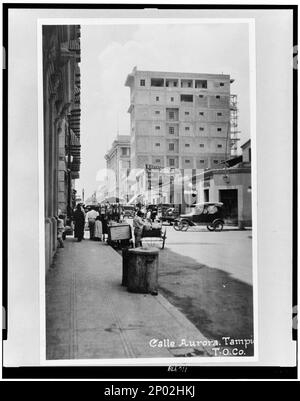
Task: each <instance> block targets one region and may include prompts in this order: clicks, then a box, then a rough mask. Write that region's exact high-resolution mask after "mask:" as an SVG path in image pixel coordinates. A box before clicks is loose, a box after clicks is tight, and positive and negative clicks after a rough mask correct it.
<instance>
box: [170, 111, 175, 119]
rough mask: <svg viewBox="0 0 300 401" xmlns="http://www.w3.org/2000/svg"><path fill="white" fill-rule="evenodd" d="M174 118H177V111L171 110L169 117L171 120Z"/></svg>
mask: <svg viewBox="0 0 300 401" xmlns="http://www.w3.org/2000/svg"><path fill="white" fill-rule="evenodd" d="M174 118H175V113H174V111H169V119H170V120H174Z"/></svg>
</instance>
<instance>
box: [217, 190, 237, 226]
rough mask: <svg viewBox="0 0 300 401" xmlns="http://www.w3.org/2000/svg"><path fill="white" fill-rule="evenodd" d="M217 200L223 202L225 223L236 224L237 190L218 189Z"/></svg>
mask: <svg viewBox="0 0 300 401" xmlns="http://www.w3.org/2000/svg"><path fill="white" fill-rule="evenodd" d="M219 201H220V202H222V203H224V219H225V220H226V223H229V224H238V190H237V189H220V190H219Z"/></svg>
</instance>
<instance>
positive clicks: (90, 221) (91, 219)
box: [86, 207, 99, 240]
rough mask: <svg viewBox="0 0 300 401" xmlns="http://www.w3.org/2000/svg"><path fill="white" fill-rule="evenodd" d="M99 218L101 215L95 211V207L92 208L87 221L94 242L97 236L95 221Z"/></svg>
mask: <svg viewBox="0 0 300 401" xmlns="http://www.w3.org/2000/svg"><path fill="white" fill-rule="evenodd" d="M98 216H99V213H98V212H97V211H96V210H95V208H94V207H92V208H91V210H90V211H89V212H88V213H87V214H86V220H87V222H88V225H89V230H90V239H91V240H93V239H94V236H95V221H96V217H98Z"/></svg>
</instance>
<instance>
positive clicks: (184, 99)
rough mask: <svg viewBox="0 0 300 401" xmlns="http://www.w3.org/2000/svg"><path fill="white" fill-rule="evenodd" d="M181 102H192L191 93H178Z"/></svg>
mask: <svg viewBox="0 0 300 401" xmlns="http://www.w3.org/2000/svg"><path fill="white" fill-rule="evenodd" d="M180 100H181V102H192V101H193V95H180Z"/></svg>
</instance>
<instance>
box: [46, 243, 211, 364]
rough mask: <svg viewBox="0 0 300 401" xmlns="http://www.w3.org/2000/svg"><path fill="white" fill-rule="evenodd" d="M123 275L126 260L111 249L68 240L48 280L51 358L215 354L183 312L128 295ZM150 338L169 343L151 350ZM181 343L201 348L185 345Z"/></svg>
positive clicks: (147, 297)
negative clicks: (193, 342) (122, 278)
mask: <svg viewBox="0 0 300 401" xmlns="http://www.w3.org/2000/svg"><path fill="white" fill-rule="evenodd" d="M121 276H122V258H121V256H120V255H119V254H118V253H117V252H116V251H114V250H113V249H112V248H111V247H110V246H108V245H106V244H102V243H99V242H93V241H90V240H88V239H86V240H84V241H82V242H76V241H75V240H74V239H73V238H70V237H68V238H67V239H66V241H65V248H64V249H59V250H58V252H57V256H56V258H55V261H54V264H53V267H52V268H51V269H50V270H49V272H48V274H47V280H46V320H47V322H46V323H47V332H46V335H47V339H46V342H47V359H95V358H96V359H106V358H147V357H152V358H153V357H157V358H160V357H169V358H170V357H171V358H172V357H174V356H177V357H184V356H210V355H211V350H210V348H211V347H206V346H205V341H207V340H206V338H205V337H204V336H203V335H202V334H201V333H200V332H199V330H198V329H197V328H196V327H195V326H194V325H193V324H192V323H191V322H190V321H189V320H188V319H187V318H186V317H185V316H184V315H183V314H182V313H181V312H179V311H178V309H176V308H175V307H173V306H172V305H171V304H170V303H169V302H168V301H167V300H166V299H165V298H164V297H163V296H162V295H160V294H159V295H158V296H152V295H148V294H146V295H145V294H132V293H129V292H127V289H126V288H124V287H122V286H121ZM151 339H159V340H164V339H166V341H165V344H164V346H163V347H151V346H150V345H149V342H150V340H151ZM182 339H185V340H186V341H198V342H200V343H201V344H200V346H199V343H197V344H196V345H197V346H195V347H194V346H188V347H182V346H179V345H180V343H181V340H182ZM168 341H169V342H171V341H174V342H175V345H174V344H173V345H172V344H171V346H170V344H168ZM202 341H203V342H204V346H203V345H202ZM192 345H195V344H192Z"/></svg>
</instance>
